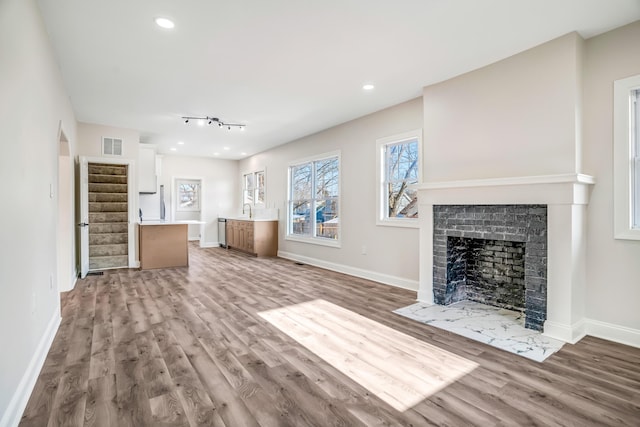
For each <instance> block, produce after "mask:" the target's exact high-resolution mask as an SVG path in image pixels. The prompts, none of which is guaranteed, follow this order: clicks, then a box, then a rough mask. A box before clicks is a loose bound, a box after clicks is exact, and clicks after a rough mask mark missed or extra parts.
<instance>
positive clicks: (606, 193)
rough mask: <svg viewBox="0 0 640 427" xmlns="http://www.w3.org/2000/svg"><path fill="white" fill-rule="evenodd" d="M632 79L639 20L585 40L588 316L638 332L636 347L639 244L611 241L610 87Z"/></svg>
mask: <svg viewBox="0 0 640 427" xmlns="http://www.w3.org/2000/svg"><path fill="white" fill-rule="evenodd" d="M637 74H640V21H638V22H635V23H633V24H630V25H627V26H625V27H622V28H619V29H616V30H613V31H611V32H608V33H605V34H602V35H600V36H598V37H594V38H592V39H589V40H587V43H586V56H585V73H584V145H585V170H586V171H588V173H590V174H593V175H595V177H596V180H597V183H596V185H595V187H594V189H593V192H592V194H591V202H590V204H589V210H588V214H589V221H588V228H587V229H588V250H587V260H588V262H587V266H588V267H587V278H588V289H587V316H588V317H589V318H590V319H593V320H595V321H598V322H605V323H607V324H613V325H617V326H622V327H626V328H631V329H633V330H635V331H637V333H638V334H639V335H638V338H637V339H638V341H637V342H636V345H639V344H638V343H640V241H629V240H615V239H614V238H613V82H614V80H618V79H622V78H625V77H629V76H632V75H637ZM599 326H602V327H604V328H605V329H610V328H607V327H606V326H607V325H599Z"/></svg>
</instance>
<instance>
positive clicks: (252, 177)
mask: <svg viewBox="0 0 640 427" xmlns="http://www.w3.org/2000/svg"><path fill="white" fill-rule="evenodd" d="M242 180H243V185H242V204H245V203H250V204H252V205H260V204H264V200H265V198H264V185H265V182H264V181H265V179H264V171H258V172H251V173H246V174H244V175H243V176H242Z"/></svg>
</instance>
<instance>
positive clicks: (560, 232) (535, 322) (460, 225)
mask: <svg viewBox="0 0 640 427" xmlns="http://www.w3.org/2000/svg"><path fill="white" fill-rule="evenodd" d="M592 184H594V179H593V177H591V176H587V175H581V174H567V175H546V176H532V177H515V178H498V179H482V180H469V181H450V182H430V183H423V184H420V185H418V186H417V189H418V200H419V204H420V286H419V290H418V301H420V302H422V303H427V304H442V303H445V299H446V297H444V296H443V295H444V294H443V293H442V292H443V289H446V288H447V286H449V287H451V285H447V283H446V278H443V277H445V276H446V270H447V264H446V253H445V254H444V255H443V253H442V250H443V248H446V244H447V238H448V237H454V238H466V237H468V238H476V239H487V240H496V241H514V242H523V243H524V244H525V245H526V244H527V243H529V245H530V246H529V248H528V253H529V254H534V255H536V256H537V255H538V254H539V255H540V256H539V260H535V259H534V260H533V261H532V262H530V264H529V265H528V266H527V265H525V267H524V269H525V271H527V272H528V273H529V275H528V276H529V277H528V279H529V281H530V282H531V283H530V284H529V285H530V286H528V287H527V290H525V295H526V296H525V305H526V303H527V302H529V303H532V302H533V303H534V307H533V308H532V311H531V315H530V318H529V317H527V322H526V323H527V327H528V328H531V329H534V330H541V331H542V332H543V335H545V336H548V337H551V338H555V339H558V340H561V341H564V342H569V343H575V342H577V341H578V340H579V339H580V338H582V337H583V336H584V334H585V326H584V299H585V243H586V242H585V241H584V236H585V227H586V207H587V203H588V200H589V188H590V186H591V185H592ZM471 206H476V207H475V208H472V207H471ZM487 206H493V208H490V209H489V210H488V211H486V210H485V211H483V209H485V208H486V207H487ZM507 207H510V208H512V209H516V210H518V209H519V210H520V211H522V210H528V212H529V214H531V215H533V216H530V217H528V219H526V220H525V225H523V224H517V223H516V224H511V226H510V227H509V226H507V225H504V224H492V223H491V218H496V216H495V215H494V212H493V211H491V209H495V211H496V214H497V215H500V213H502V215H509V216H510V217H511V215H512V214H509V213H507V210H506V208H507ZM456 209H458V210H459V211H456ZM449 211H451V212H449ZM467 211H468V212H471V218H466V221H465V219H464V218H463V215H464V212H467ZM443 212H445V213H447V212H448V213H453V215H454V216H453V217H454V218H458V219H459V220H458V221H457V220H453V221H451V224H449V225H451V227H449V228H448V229H447V227H445V228H444V229H443V228H442V224H443V219H442V213H443ZM543 213H544V217H545V219H546V229H545V231H544V232H541V231H540V229H539V225H540V224H541V223H542V222H543V221H542V219H541V218H542V216H541V215H542V214H543ZM483 214H484V215H485V217H482V215H483ZM487 214H489V216H486V215H487ZM476 216H478V218H476ZM480 218H483V220H482V221H475V222H476V225H477V224H480V228H479V229H476V230H475V231H474V230H473V228H472V225H473V224H472V223H473V220H474V219H480ZM524 218H525V217H524V216H521V217H520V219H521V220H522V219H524ZM484 221H486V222H484ZM532 221H533V223H534V225H535V226H534V227H533V229H531V228H530V229H529V230H526V228H527V226H526V223H528V224H531V222H532ZM444 222H445V223H446V221H444ZM498 222H504V221H503V218H499V217H498ZM445 225H446V224H445ZM483 227H484V228H483ZM531 233H532V234H531ZM532 236H533V237H532ZM543 237H544V238H545V239H546V242H543V240H544V239H543ZM445 250H446V249H445ZM525 258H526V256H525ZM530 261H531V260H530ZM443 262H444V264H443ZM525 263H526V261H525ZM524 280H525V282H526V281H527V276H526V275H525V279H524ZM462 289H463V290H464V286H462ZM541 298H542V299H541ZM449 302H454V301H449ZM498 305H499V304H498ZM525 312H526V310H525Z"/></svg>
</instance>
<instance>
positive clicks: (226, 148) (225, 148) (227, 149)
mask: <svg viewBox="0 0 640 427" xmlns="http://www.w3.org/2000/svg"><path fill="white" fill-rule="evenodd" d="M222 149H223V150H225V151H229V150H231V148H229V147H223V148H222Z"/></svg>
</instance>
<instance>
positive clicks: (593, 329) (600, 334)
mask: <svg viewBox="0 0 640 427" xmlns="http://www.w3.org/2000/svg"><path fill="white" fill-rule="evenodd" d="M585 323H586V326H587V335H591V336H594V337H596V338H602V339H605V340H609V341H614V342H617V343H620V344H625V345H630V346H632V347H638V348H640V330H638V329H632V328H627V327H626V326H619V325H614V324H612V323H606V322H601V321H599V320H592V319H586V320H585Z"/></svg>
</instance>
